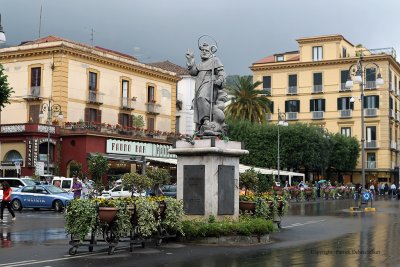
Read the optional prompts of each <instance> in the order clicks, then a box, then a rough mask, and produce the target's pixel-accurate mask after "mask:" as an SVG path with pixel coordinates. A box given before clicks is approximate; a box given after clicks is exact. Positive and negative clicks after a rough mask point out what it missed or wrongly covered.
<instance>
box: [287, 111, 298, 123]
mask: <svg viewBox="0 0 400 267" xmlns="http://www.w3.org/2000/svg"><path fill="white" fill-rule="evenodd" d="M297 114H298V112H286V119H287V120H288V121H292V120H297Z"/></svg>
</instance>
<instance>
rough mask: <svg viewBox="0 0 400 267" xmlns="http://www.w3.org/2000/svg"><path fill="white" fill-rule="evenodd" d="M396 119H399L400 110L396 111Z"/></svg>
mask: <svg viewBox="0 0 400 267" xmlns="http://www.w3.org/2000/svg"><path fill="white" fill-rule="evenodd" d="M396 121H400V112H397V113H396Z"/></svg>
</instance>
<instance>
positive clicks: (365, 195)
mask: <svg viewBox="0 0 400 267" xmlns="http://www.w3.org/2000/svg"><path fill="white" fill-rule="evenodd" d="M363 198H364V200H365V201H368V200H370V198H371V193H370V192H364V194H363Z"/></svg>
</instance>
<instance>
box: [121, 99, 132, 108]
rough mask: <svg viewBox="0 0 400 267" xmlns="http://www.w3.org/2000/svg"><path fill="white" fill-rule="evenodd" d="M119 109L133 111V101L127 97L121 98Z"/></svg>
mask: <svg viewBox="0 0 400 267" xmlns="http://www.w3.org/2000/svg"><path fill="white" fill-rule="evenodd" d="M121 107H122V108H125V109H135V101H134V100H133V99H132V98H129V97H121Z"/></svg>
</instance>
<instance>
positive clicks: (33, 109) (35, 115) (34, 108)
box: [29, 105, 40, 123]
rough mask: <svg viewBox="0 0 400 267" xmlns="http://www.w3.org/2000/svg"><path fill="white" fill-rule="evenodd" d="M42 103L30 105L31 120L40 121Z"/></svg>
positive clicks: (32, 121) (33, 121)
mask: <svg viewBox="0 0 400 267" xmlns="http://www.w3.org/2000/svg"><path fill="white" fill-rule="evenodd" d="M39 113H40V105H30V106H29V122H31V123H39Z"/></svg>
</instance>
